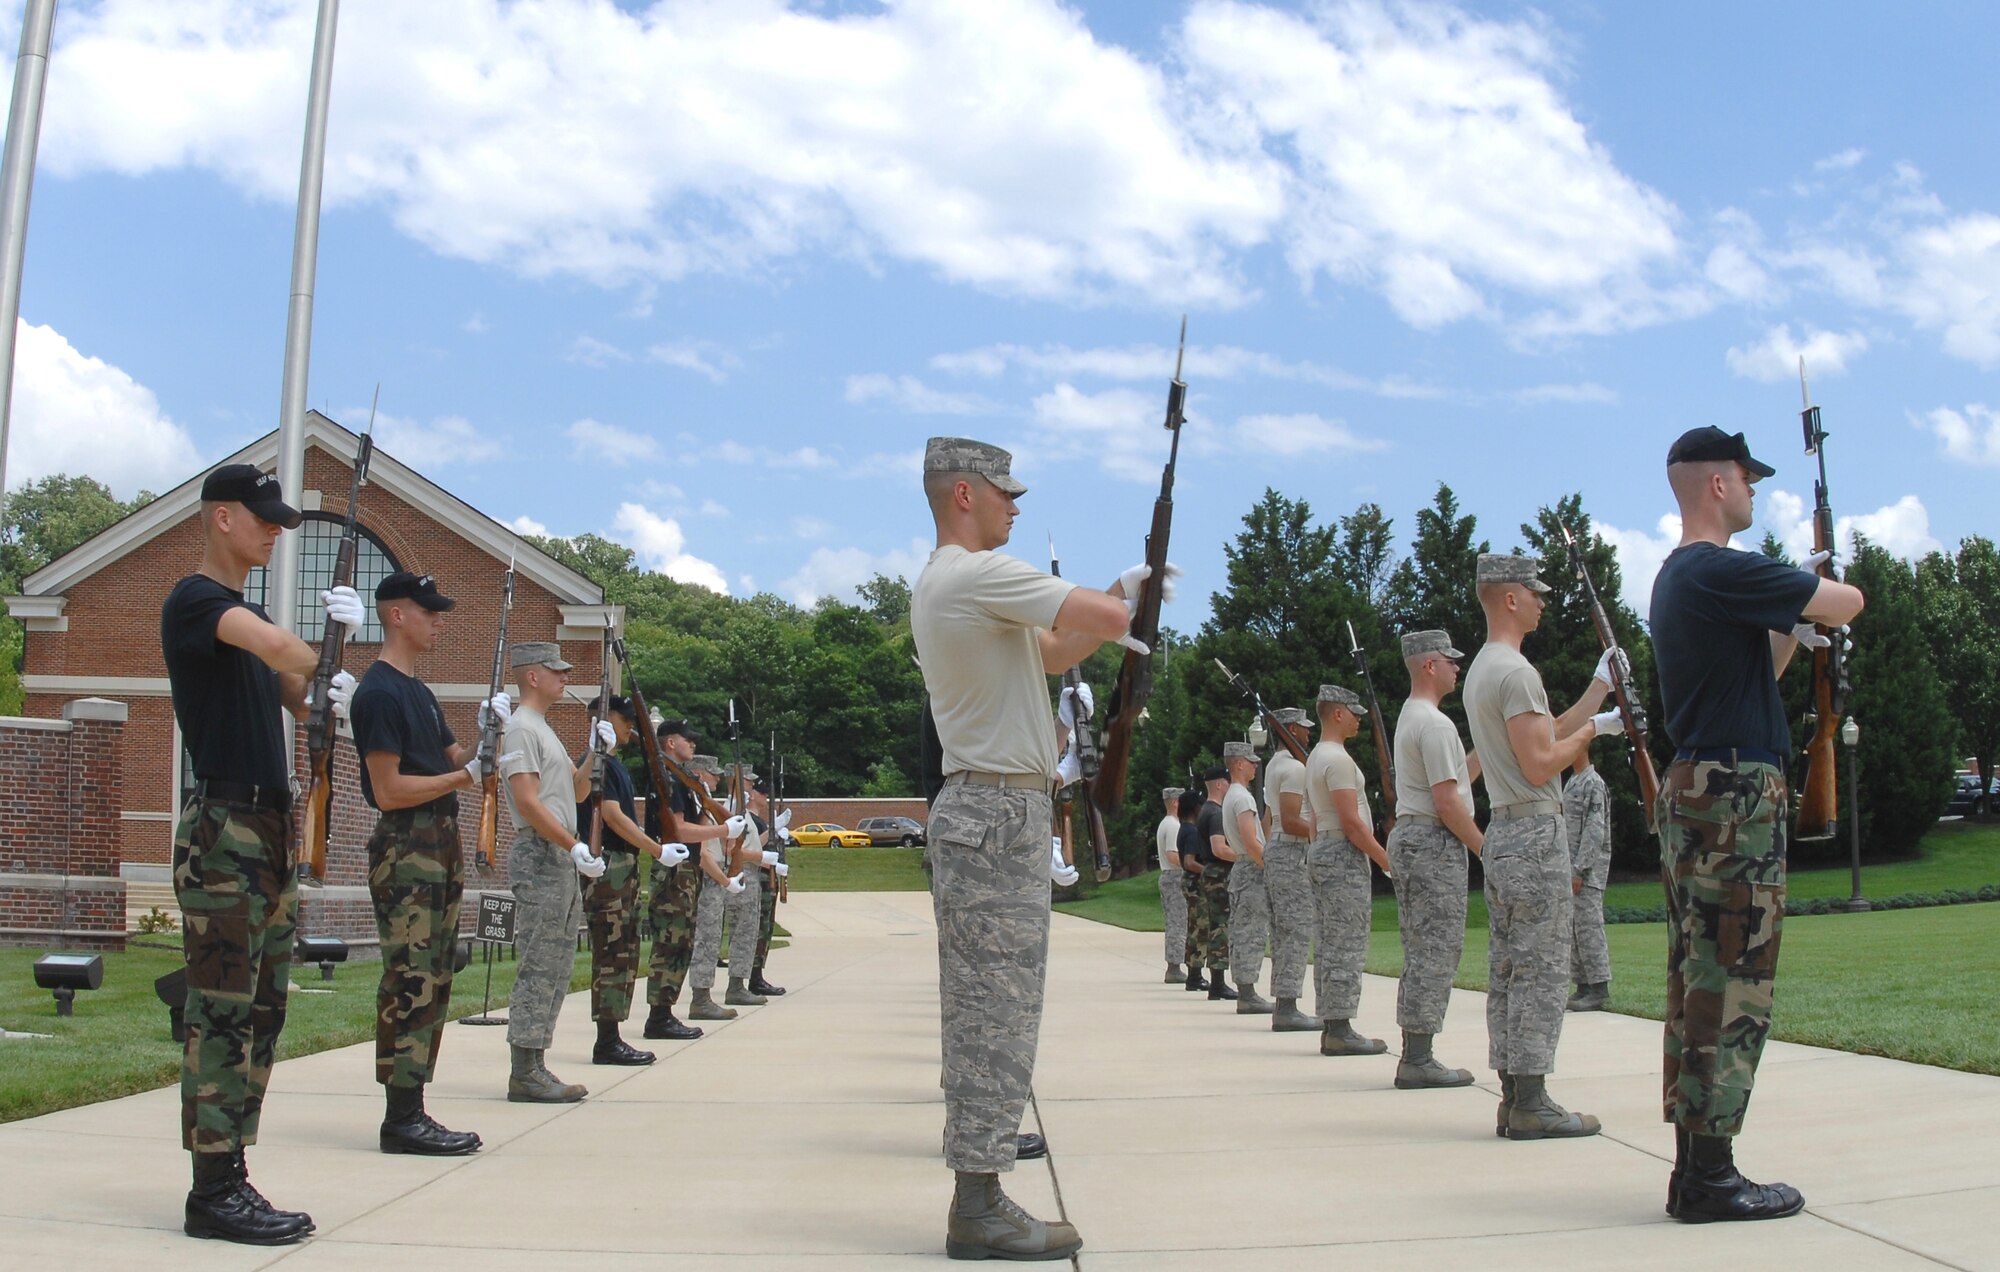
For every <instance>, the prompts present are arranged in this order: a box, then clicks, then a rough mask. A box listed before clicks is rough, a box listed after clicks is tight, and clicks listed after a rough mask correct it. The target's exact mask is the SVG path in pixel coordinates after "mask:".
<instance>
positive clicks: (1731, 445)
mask: <svg viewBox="0 0 2000 1272" xmlns="http://www.w3.org/2000/svg"><path fill="white" fill-rule="evenodd" d="M1732 459H1733V460H1735V461H1736V462H1737V463H1739V464H1741V465H1743V467H1745V468H1747V469H1749V470H1750V473H1751V479H1752V480H1756V479H1757V478H1760V477H1769V476H1770V475H1771V474H1773V473H1775V472H1777V471H1778V470H1777V469H1775V468H1773V467H1771V466H1770V465H1769V464H1767V463H1764V462H1763V461H1762V460H1759V459H1754V458H1752V457H1751V455H1750V443H1748V442H1746V441H1744V440H1743V434H1741V433H1725V432H1723V431H1722V430H1721V429H1719V428H1716V427H1715V426H1714V425H1712V424H1711V425H1708V426H1706V427H1703V428H1691V429H1689V430H1688V431H1687V432H1685V433H1682V434H1681V435H1680V436H1679V437H1678V438H1676V439H1675V440H1674V444H1673V446H1672V447H1671V448H1670V449H1669V450H1668V451H1667V464H1668V465H1669V466H1672V465H1674V464H1699V463H1704V462H1711V461H1715V460H1732Z"/></svg>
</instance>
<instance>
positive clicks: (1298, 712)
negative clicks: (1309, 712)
mask: <svg viewBox="0 0 2000 1272" xmlns="http://www.w3.org/2000/svg"><path fill="white" fill-rule="evenodd" d="M1271 718H1272V719H1273V720H1276V721H1277V722H1278V723H1279V724H1311V723H1312V721H1311V720H1310V719H1308V718H1307V717H1306V711H1305V708H1304V707H1279V708H1278V709H1277V710H1276V711H1273V712H1272V713H1271Z"/></svg>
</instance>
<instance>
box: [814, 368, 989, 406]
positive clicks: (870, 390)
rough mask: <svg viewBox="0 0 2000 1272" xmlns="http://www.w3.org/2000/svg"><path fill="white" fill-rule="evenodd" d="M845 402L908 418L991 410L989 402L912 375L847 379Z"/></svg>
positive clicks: (849, 377) (860, 376) (876, 374)
mask: <svg viewBox="0 0 2000 1272" xmlns="http://www.w3.org/2000/svg"><path fill="white" fill-rule="evenodd" d="M847 400H848V401H849V402H850V403H852V404H854V405H857V406H863V405H867V404H869V403H875V402H879V403H881V404H883V405H885V406H888V407H891V408H893V409H895V410H898V411H906V412H908V413H909V414H911V415H979V414H983V413H985V412H988V411H991V410H993V409H994V407H993V404H992V403H991V402H988V401H986V400H985V399H984V398H981V397H979V396H978V395H976V394H972V393H947V392H944V391H942V390H939V389H933V388H931V387H930V386H929V385H926V384H925V383H924V382H923V381H922V380H919V379H917V378H916V377H915V376H910V375H899V376H890V375H883V374H881V373H880V372H876V373H873V374H869V375H850V376H848V377H847Z"/></svg>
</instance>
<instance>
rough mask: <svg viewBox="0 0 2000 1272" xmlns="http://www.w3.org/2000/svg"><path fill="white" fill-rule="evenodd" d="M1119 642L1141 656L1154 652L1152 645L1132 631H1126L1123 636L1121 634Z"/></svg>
mask: <svg viewBox="0 0 2000 1272" xmlns="http://www.w3.org/2000/svg"><path fill="white" fill-rule="evenodd" d="M1117 643H1118V644H1120V645H1123V646H1125V648H1127V649H1129V650H1131V651H1132V652H1133V653H1135V654H1138V655H1139V656H1140V657H1144V656H1146V655H1147V654H1150V653H1152V652H1153V647H1152V646H1151V645H1148V644H1147V643H1146V642H1145V641H1143V640H1140V639H1139V638H1138V637H1137V636H1134V635H1133V634H1132V633H1130V632H1126V633H1125V634H1124V635H1123V636H1120V637H1119V638H1118V640H1117Z"/></svg>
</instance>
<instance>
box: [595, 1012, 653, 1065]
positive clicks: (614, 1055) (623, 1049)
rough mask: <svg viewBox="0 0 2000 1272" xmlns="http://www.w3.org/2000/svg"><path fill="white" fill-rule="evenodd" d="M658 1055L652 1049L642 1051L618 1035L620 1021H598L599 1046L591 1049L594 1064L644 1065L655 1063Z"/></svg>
mask: <svg viewBox="0 0 2000 1272" xmlns="http://www.w3.org/2000/svg"><path fill="white" fill-rule="evenodd" d="M655 1058H656V1057H655V1056H654V1055H653V1053H652V1052H650V1051H641V1050H639V1049H638V1048H637V1047H635V1046H633V1045H632V1044H631V1043H629V1042H627V1041H625V1040H624V1039H623V1038H621V1037H619V1036H618V1022H617V1021H615V1020H600V1021H598V1022H597V1046H596V1047H594V1048H592V1049H591V1052H590V1062H591V1063H592V1064H623V1065H635V1066H636V1065H642V1064H651V1063H653V1061H654V1059H655Z"/></svg>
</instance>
